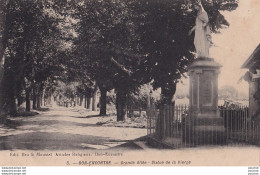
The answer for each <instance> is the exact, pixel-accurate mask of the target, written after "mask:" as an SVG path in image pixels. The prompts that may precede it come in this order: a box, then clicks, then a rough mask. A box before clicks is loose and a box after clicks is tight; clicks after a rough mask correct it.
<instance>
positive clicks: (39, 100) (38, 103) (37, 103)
mask: <svg viewBox="0 0 260 175" xmlns="http://www.w3.org/2000/svg"><path fill="white" fill-rule="evenodd" d="M36 108H37V109H40V108H41V96H39V95H38V96H37V97H36Z"/></svg>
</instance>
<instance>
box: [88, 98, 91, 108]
mask: <svg viewBox="0 0 260 175" xmlns="http://www.w3.org/2000/svg"><path fill="white" fill-rule="evenodd" d="M90 104H91V97H87V109H90Z"/></svg>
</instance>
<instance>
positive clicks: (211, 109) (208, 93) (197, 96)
mask: <svg viewBox="0 0 260 175" xmlns="http://www.w3.org/2000/svg"><path fill="white" fill-rule="evenodd" d="M220 67H221V65H220V64H219V63H217V62H215V61H214V59H213V58H205V57H199V58H197V59H195V60H194V62H193V63H191V65H190V66H189V67H188V70H189V72H188V74H189V76H190V112H189V117H187V119H186V121H185V132H186V133H185V136H186V137H185V141H186V142H188V143H189V144H194V145H208V144H212V145H220V144H224V143H225V142H226V136H225V128H224V119H223V118H222V117H221V116H220V115H219V112H218V74H219V72H220V71H219V69H220Z"/></svg>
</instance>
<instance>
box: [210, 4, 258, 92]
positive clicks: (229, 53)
mask: <svg viewBox="0 0 260 175" xmlns="http://www.w3.org/2000/svg"><path fill="white" fill-rule="evenodd" d="M238 5H239V6H238V8H237V9H236V10H235V11H232V12H223V13H222V14H223V15H224V16H225V18H226V19H227V20H228V21H229V23H230V26H229V28H227V29H222V30H221V34H214V35H212V39H213V41H214V43H215V44H216V45H217V47H213V48H211V50H210V54H211V57H213V58H214V59H215V61H217V62H218V63H220V64H222V66H223V67H222V68H221V74H220V75H219V87H221V86H224V85H232V86H234V87H235V88H237V89H238V90H239V91H242V92H245V93H248V83H247V82H245V81H242V82H241V83H239V84H238V83H237V82H238V80H239V79H240V77H241V76H243V75H244V73H245V72H246V71H247V70H245V69H241V66H242V64H243V63H244V62H245V61H246V60H247V59H248V57H249V56H250V55H251V53H252V52H253V51H254V50H255V49H256V47H257V46H258V44H260V0H240V2H239V4H238Z"/></svg>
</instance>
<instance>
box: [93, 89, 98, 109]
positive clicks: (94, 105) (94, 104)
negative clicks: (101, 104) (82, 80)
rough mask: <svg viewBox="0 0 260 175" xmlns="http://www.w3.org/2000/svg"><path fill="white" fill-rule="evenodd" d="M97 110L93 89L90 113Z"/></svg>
mask: <svg viewBox="0 0 260 175" xmlns="http://www.w3.org/2000/svg"><path fill="white" fill-rule="evenodd" d="M96 110H97V88H95V90H94V92H93V96H92V111H96Z"/></svg>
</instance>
